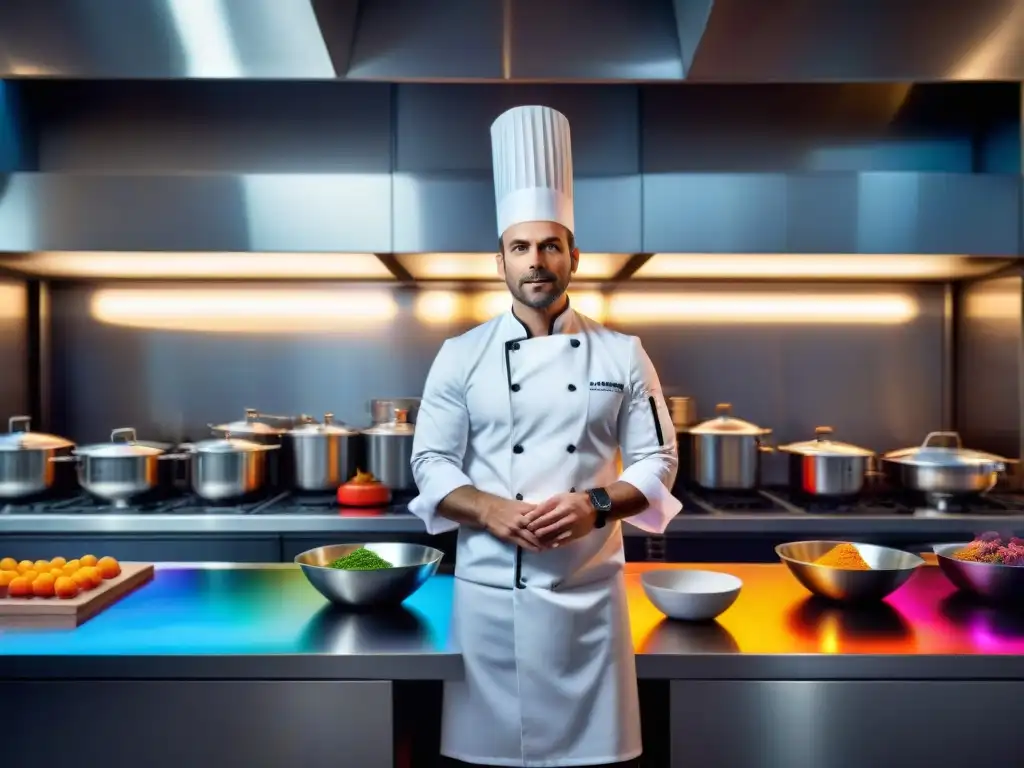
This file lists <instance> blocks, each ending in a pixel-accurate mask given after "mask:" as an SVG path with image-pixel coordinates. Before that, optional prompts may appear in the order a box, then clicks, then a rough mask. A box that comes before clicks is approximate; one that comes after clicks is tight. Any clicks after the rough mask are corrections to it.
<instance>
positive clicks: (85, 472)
mask: <svg viewBox="0 0 1024 768" xmlns="http://www.w3.org/2000/svg"><path fill="white" fill-rule="evenodd" d="M170 447H171V446H169V445H164V444H162V443H149V442H142V441H139V440H137V439H136V437H135V430H134V429H133V428H132V427H122V428H121V429H115V430H114V431H113V432H111V433H110V442H109V443H97V444H95V445H80V446H78V447H77V448H75V449H74V453H73V454H72V455H71V456H54V457H52V458H50V461H51V462H65V461H66V462H75V463H76V464H77V469H78V483H79V485H81V486H82V488H84V489H85V490H86V491H87V492H89V493H91V494H92V495H93V496H97V497H99V498H101V499H103V500H105V501H109V502H112V503H113V504H114V506H115V507H127V506H128V504H129V502H130V501H131V500H132V499H134V498H135V497H137V496H141V495H142V494H144V493H146V492H148V491H151V490H153V489H154V488H156V487H157V485H158V483H159V482H160V471H159V463H160V462H161V461H166V460H173V459H182V458H184V456H183V455H182V454H174V453H169V449H170Z"/></svg>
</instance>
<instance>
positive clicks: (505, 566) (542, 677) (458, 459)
mask: <svg viewBox="0 0 1024 768" xmlns="http://www.w3.org/2000/svg"><path fill="white" fill-rule="evenodd" d="M553 330H554V334H553V335H551V336H545V337H538V338H528V332H527V331H526V330H525V327H524V326H523V325H522V324H520V323H519V322H518V320H516V319H515V316H514V315H512V314H511V313H506V314H505V315H503V316H502V317H500V318H498V319H496V320H494V321H491V322H490V323H486V324H484V325H483V326H479V327H478V328H475V329H473V330H472V331H470V332H469V333H467V334H464V335H463V336H460V337H458V338H456V339H452V340H450V341H448V342H446V343H445V346H444V348H443V349H442V351H441V352H440V353H439V354H438V359H437V361H435V364H434V367H433V368H432V369H431V373H430V376H429V377H428V381H427V386H426V388H425V391H424V397H423V401H422V403H421V407H420V411H419V414H418V417H417V427H416V444H415V447H414V449H413V454H414V455H413V470H414V473H415V476H416V481H417V486H418V487H419V489H420V496H419V497H417V498H416V499H415V500H414V501H413V502H412V503H411V504H410V509H411V510H412V511H413V512H414V513H415V514H417V515H419V516H420V517H422V518H423V519H424V520H425V521H426V522H427V527H428V530H431V531H432V532H437V531H441V530H445V529H450V528H452V527H454V524H453V523H450V522H448V521H445V520H444V519H443V518H439V517H436V515H435V509H436V506H437V504H438V503H439V502H440V501H441V500H442V499H443V498H444V496H447V495H448V493H450V492H451V491H452V490H454V489H455V488H457V487H460V486H462V485H466V484H472V485H474V486H476V487H477V488H478V489H480V490H482V491H486V492H489V493H493V494H496V495H500V496H504V497H506V498H522V499H524V500H526V501H533V502H540V501H543V500H544V499H546V498H548V497H550V496H552V495H554V494H557V493H564V492H566V491H572V490H578V491H581V490H586V489H588V488H592V487H599V486H605V485H610V484H611V483H612V482H614V481H615V480H617V479H623V480H626V481H628V482H632V483H634V484H635V485H636V486H637V487H638V488H640V490H642V491H643V492H644V494H645V496H646V497H647V499H648V501H649V503H650V507H649V508H648V509H647V510H645V511H644V512H642V513H641V514H640V515H638V516H636V517H634V518H632V519H631V520H632V522H634V524H636V525H639V526H640V527H642V528H645V529H647V530H652V531H661V530H664V527H665V525H667V523H668V520H669V519H671V517H672V516H673V515H675V514H676V512H678V511H679V508H680V505H679V502H678V501H676V500H675V499H673V498H672V497H671V495H670V494H669V493H668V490H667V488H670V487H671V485H672V480H673V479H674V475H675V466H676V454H675V442H674V434H675V433H674V430H673V429H672V427H671V419H670V418H669V415H668V410H667V408H666V406H665V403H664V398H663V396H662V394H661V389H660V386H659V385H658V382H657V376H656V375H655V374H654V373H653V368H651V366H650V361H649V360H648V359H647V356H646V354H644V353H643V351H642V348H641V347H640V345H639V342H637V341H636V339H634V338H632V337H628V336H624V335H622V334H617V333H614V332H612V331H609V330H607V329H605V328H603V327H601V326H600V325H598V324H596V323H594V322H593V321H590V320H588V319H586V318H583V317H581V316H579V315H577V314H576V313H574V312H573V311H572V310H567V311H566V312H565V313H563V314H562V315H561V316H560V317H559V318H557V319H556V322H555V323H554V325H553ZM638 353H639V354H638ZM662 425H665V426H664V427H663V426H662ZM620 448H621V452H622V457H623V466H624V468H625V469H624V471H623V473H622V474H621V475H620V474H619V472H618V471H617V458H618V455H619V452H620ZM623 562H624V556H623V551H622V530H621V525H620V524H619V523H618V522H609V523H608V525H606V526H605V527H604V528H602V529H597V530H594V531H592V532H591V533H590V534H588V535H587V536H585V537H584V538H582V539H580V540H577V541H574V542H572V543H571V544H569V545H566V546H563V547H560V548H558V549H554V550H548V551H545V552H541V553H531V552H523V551H522V550H518V549H517V548H515V547H512V546H509V545H507V544H505V543H503V542H501V541H499V540H497V539H495V538H494V537H493V536H491V535H490V534H489V533H487V532H486V531H481V530H475V529H470V528H468V527H463V528H462V529H461V530H460V531H459V543H458V551H457V565H456V580H455V581H456V586H455V609H454V613H453V633H454V638H455V640H456V642H457V643H458V646H459V648H460V650H461V652H462V655H463V659H464V664H465V676H464V679H463V680H459V681H453V682H450V683H446V685H445V695H444V713H443V722H442V740H441V751H442V753H443V754H444V755H447V756H449V757H453V758H455V759H458V760H462V761H465V762H469V763H478V764H484V765H511V766H572V765H600V764H605V763H616V762H621V761H625V760H630V759H633V758H635V757H637V756H638V755H640V753H641V741H640V716H639V703H638V699H637V681H636V670H635V664H634V658H633V646H632V638H631V635H630V628H629V617H628V611H627V604H626V595H625V587H624V580H623V574H622V566H623Z"/></svg>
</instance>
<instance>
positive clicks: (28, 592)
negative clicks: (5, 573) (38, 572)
mask: <svg viewBox="0 0 1024 768" xmlns="http://www.w3.org/2000/svg"><path fill="white" fill-rule="evenodd" d="M7 594H8V595H9V596H10V597H32V582H31V581H29V580H28V579H26V578H25V577H24V576H18V577H17V578H15V579H12V580H11V583H10V584H8V585H7Z"/></svg>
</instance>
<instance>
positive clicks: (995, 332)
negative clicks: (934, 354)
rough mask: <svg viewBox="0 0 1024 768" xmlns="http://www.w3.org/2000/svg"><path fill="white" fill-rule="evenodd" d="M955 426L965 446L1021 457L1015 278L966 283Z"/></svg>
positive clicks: (1023, 375) (1021, 371)
mask: <svg viewBox="0 0 1024 768" xmlns="http://www.w3.org/2000/svg"><path fill="white" fill-rule="evenodd" d="M956 321H957V325H956V331H957V333H956V339H957V347H956V355H957V372H956V373H957V379H956V383H957V426H958V428H959V430H960V433H961V436H962V437H963V439H964V441H965V443H966V444H967V445H969V446H971V447H972V448H976V449H978V450H984V451H991V452H993V453H996V454H998V455H1001V456H1008V457H1010V458H1020V457H1021V456H1024V445H1022V429H1021V417H1022V414H1024V403H1022V401H1021V392H1022V384H1024V357H1022V355H1024V281H1022V279H1021V276H1020V275H1019V274H1012V275H1006V276H1003V277H996V278H991V279H986V280H979V281H976V282H972V283H968V284H967V285H965V286H964V287H963V289H962V292H961V295H960V299H959V312H958V314H957V317H956Z"/></svg>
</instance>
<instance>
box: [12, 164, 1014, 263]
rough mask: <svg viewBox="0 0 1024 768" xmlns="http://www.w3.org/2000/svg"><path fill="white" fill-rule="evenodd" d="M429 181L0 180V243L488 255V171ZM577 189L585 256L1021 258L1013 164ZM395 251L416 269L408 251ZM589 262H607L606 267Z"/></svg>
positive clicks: (655, 178)
mask: <svg viewBox="0 0 1024 768" xmlns="http://www.w3.org/2000/svg"><path fill="white" fill-rule="evenodd" d="M426 181H430V179H426V180H424V179H421V178H419V177H418V176H413V177H410V178H401V177H399V175H398V174H395V175H394V176H392V175H391V174H387V173H376V174H374V173H365V174H359V173H349V174H202V175H186V174H181V175H153V176H150V175H142V174H125V175H114V174H60V173H56V174H54V173H14V174H10V175H7V176H2V175H0V252H7V253H26V252H36V251H41V252H45V251H79V252H82V251H103V252H107V251H126V252H145V251H159V252H179V251H180V252H215V253H222V252H229V253H239V252H266V253H303V252H319V253H364V254H365V253H385V254H398V255H403V254H423V253H434V254H452V253H461V254H467V253H468V254H474V253H475V254H480V253H493V252H494V247H495V233H494V229H493V222H494V212H493V205H494V195H493V187H492V186H491V183H490V180H489V179H487V180H483V179H479V178H477V177H476V176H474V175H467V176H466V177H458V178H449V179H446V180H445V182H444V184H427V183H426ZM577 187H578V189H577V199H576V221H577V231H576V238H577V242H579V244H580V247H581V248H582V249H583V250H584V251H587V252H592V253H603V254H627V253H647V254H649V253H710V254H716V253H718V254H733V253H751V254H756V253H764V254H778V253H797V254H798V253H804V254H836V253H848V254H858V253H859V254H893V253H900V254H941V253H945V254H971V255H974V256H997V257H1005V256H1015V255H1017V254H1019V253H1020V232H1021V211H1022V209H1024V207H1022V204H1021V177H1020V176H1017V175H1010V174H1006V175H996V174H970V173H964V174H956V173H905V172H904V173H896V172H867V173H804V174H785V173H663V174H658V173H649V174H639V175H631V176H622V177H611V178H607V179H606V178H599V177H594V178H589V179H582V180H580V183H579V184H578V185H577ZM465 201H471V202H475V204H473V205H471V204H468V203H467V204H465V205H463V204H462V203H463V202H465ZM403 261H405V262H406V263H407V264H408V265H409V266H408V268H407V269H408V271H410V272H416V269H417V262H416V259H415V257H413V256H409V257H405V256H403ZM602 264H603V265H604V267H603V268H604V269H606V270H607V272H609V273H613V272H614V271H615V269H616V268H617V267H618V266H619V264H618V263H617V262H615V261H614V260H612V259H606V260H604V261H603V262H602ZM479 268H480V267H479V262H477V263H476V265H475V266H473V267H472V268H471V270H470V272H471V273H472V270H478V269H479ZM403 269H406V268H405V267H403ZM435 269H442V268H441V267H436V268H435ZM473 274H476V273H473ZM424 276H425V277H427V278H429V279H441V278H443V277H444V275H442V274H439V273H438V272H436V271H435V272H434V273H433V274H432V275H424ZM598 277H600V276H598Z"/></svg>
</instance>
